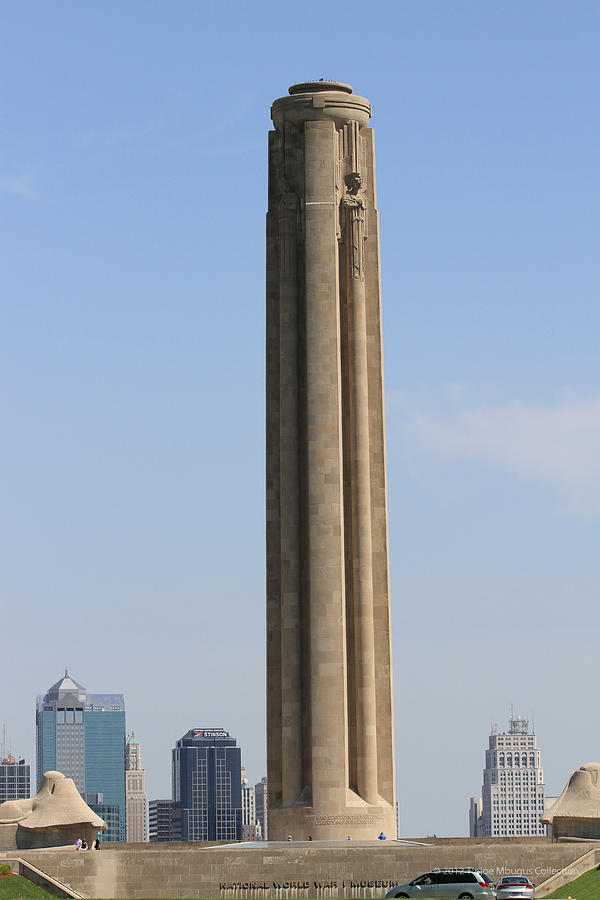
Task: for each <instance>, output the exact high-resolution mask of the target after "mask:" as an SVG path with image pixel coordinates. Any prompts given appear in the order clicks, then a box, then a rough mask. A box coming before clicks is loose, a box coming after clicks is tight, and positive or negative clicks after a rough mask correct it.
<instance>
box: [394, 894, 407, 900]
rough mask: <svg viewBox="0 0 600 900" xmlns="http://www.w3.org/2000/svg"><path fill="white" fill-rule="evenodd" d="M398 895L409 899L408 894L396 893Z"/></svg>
mask: <svg viewBox="0 0 600 900" xmlns="http://www.w3.org/2000/svg"><path fill="white" fill-rule="evenodd" d="M396 897H404V898H406V900H409V896H408V894H396Z"/></svg>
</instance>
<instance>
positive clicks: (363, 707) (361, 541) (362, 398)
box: [340, 122, 378, 804]
mask: <svg viewBox="0 0 600 900" xmlns="http://www.w3.org/2000/svg"><path fill="white" fill-rule="evenodd" d="M343 135H344V142H343V152H344V159H343V160H342V174H343V184H342V183H341V182H342V179H341V178H340V188H341V190H342V197H341V209H340V219H341V223H340V224H341V240H342V249H343V253H342V260H341V262H342V265H341V273H342V291H341V294H342V297H343V298H344V300H343V308H344V311H345V328H344V338H345V347H344V351H343V354H342V356H343V360H344V379H343V380H344V382H345V383H346V384H347V391H346V392H345V400H346V404H347V406H346V408H345V410H344V420H345V429H344V437H345V444H344V460H345V472H346V477H345V496H344V508H345V509H346V510H348V509H349V511H350V512H349V514H348V512H346V515H345V523H346V527H347V529H348V534H347V535H346V539H345V546H346V553H347V557H349V560H350V565H348V564H347V565H346V571H347V572H348V570H350V569H351V585H348V584H347V585H346V596H347V603H348V607H349V609H350V613H349V615H348V625H347V627H348V630H349V631H350V630H351V631H352V637H353V647H352V653H350V654H349V658H350V659H351V665H350V666H349V668H350V669H351V678H350V682H349V689H348V695H349V706H351V704H352V703H354V710H353V711H352V713H351V719H352V722H353V726H354V728H355V738H354V740H353V741H352V742H351V744H350V746H349V751H348V755H349V769H350V770H351V771H352V773H353V777H354V778H355V781H356V787H355V789H356V791H357V793H358V794H359V795H360V796H361V797H362V798H363V799H365V800H366V801H367V802H368V803H372V804H375V803H376V802H377V794H378V792H377V730H376V712H377V710H376V693H375V646H374V633H373V581H372V534H371V473H370V451H369V443H370V442H369V384H368V370H367V322H366V278H365V253H366V251H365V246H364V245H365V242H366V240H367V235H368V228H367V199H366V198H367V193H368V187H369V186H368V185H366V184H365V180H366V173H365V171H364V165H363V157H364V154H363V153H362V152H361V151H362V138H361V136H360V132H359V127H358V123H357V122H350V123H349V124H348V125H346V126H345V127H344V129H343Z"/></svg>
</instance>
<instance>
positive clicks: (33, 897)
mask: <svg viewBox="0 0 600 900" xmlns="http://www.w3.org/2000/svg"><path fill="white" fill-rule="evenodd" d="M20 897H23V898H24V900H49V898H50V897H52V894H49V893H48V891H45V890H43V888H41V887H38V886H37V884H32V883H31V882H30V881H27V879H26V878H23V876H22V875H11V876H10V878H0V900H19V898H20ZM53 900H55V898H53Z"/></svg>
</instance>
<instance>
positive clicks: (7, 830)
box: [0, 772, 107, 850]
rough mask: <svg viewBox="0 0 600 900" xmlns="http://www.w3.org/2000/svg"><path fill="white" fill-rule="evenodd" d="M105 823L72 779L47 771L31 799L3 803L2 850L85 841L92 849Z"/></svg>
mask: <svg viewBox="0 0 600 900" xmlns="http://www.w3.org/2000/svg"><path fill="white" fill-rule="evenodd" d="M106 828H107V825H106V822H105V821H104V820H103V819H101V818H100V816H97V815H96V813H95V812H94V811H93V810H92V809H90V807H89V806H88V805H87V803H86V802H85V801H84V799H83V797H82V796H81V794H80V793H79V791H78V790H77V788H76V787H75V782H74V781H73V779H72V778H66V777H65V776H64V775H63V774H62V772H46V774H45V775H44V776H43V777H42V783H41V785H40V789H39V791H38V792H37V794H36V795H35V797H32V798H31V799H29V800H6V801H5V802H4V803H0V849H2V850H26V849H32V848H34V847H62V846H64V845H65V844H73V845H75V842H76V840H77V838H81V839H82V840H83V839H85V840H86V841H87V843H88V845H89V846H91V845H92V842H93V841H94V840H95V838H96V835H97V833H98V831H105V830H106Z"/></svg>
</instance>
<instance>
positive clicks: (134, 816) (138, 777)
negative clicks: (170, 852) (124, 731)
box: [125, 734, 149, 844]
mask: <svg viewBox="0 0 600 900" xmlns="http://www.w3.org/2000/svg"><path fill="white" fill-rule="evenodd" d="M125 805H126V808H127V843H128V844H141V843H144V842H145V841H147V840H149V837H148V795H147V794H146V773H145V771H144V769H143V766H142V752H141V749H140V745H139V742H138V741H136V739H135V735H134V734H131V735H130V736H129V737H128V738H127V741H126V743H125Z"/></svg>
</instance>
